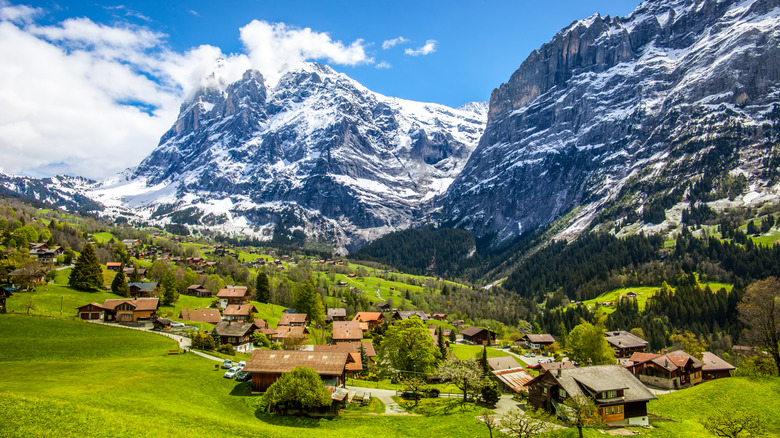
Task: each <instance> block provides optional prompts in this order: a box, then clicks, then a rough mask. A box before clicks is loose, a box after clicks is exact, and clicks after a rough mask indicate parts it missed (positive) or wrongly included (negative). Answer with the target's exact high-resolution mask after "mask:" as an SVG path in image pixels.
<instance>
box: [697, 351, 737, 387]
mask: <svg viewBox="0 0 780 438" xmlns="http://www.w3.org/2000/svg"><path fill="white" fill-rule="evenodd" d="M701 361H702V362H704V367H702V379H703V380H705V381H707V380H713V379H722V378H724V377H731V372H732V371H734V370H736V369H737V367H735V366H734V365H732V364H730V363H728V362H726V361H725V360H723V359H721V358H720V357H718V356H716V355H715V354H713V353H710V352H709V351H705V352H704V353H702V358H701Z"/></svg>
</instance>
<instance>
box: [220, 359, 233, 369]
mask: <svg viewBox="0 0 780 438" xmlns="http://www.w3.org/2000/svg"><path fill="white" fill-rule="evenodd" d="M229 368H233V361H232V360H230V359H225V361H224V362H222V369H223V370H226V369H229Z"/></svg>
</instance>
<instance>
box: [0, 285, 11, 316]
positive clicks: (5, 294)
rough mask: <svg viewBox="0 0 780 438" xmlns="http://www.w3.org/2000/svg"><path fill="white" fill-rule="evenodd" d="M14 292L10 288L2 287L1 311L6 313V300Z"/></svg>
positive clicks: (0, 292) (0, 297) (0, 289)
mask: <svg viewBox="0 0 780 438" xmlns="http://www.w3.org/2000/svg"><path fill="white" fill-rule="evenodd" d="M11 295H13V293H11V291H10V290H8V289H6V288H4V287H0V313H6V312H7V309H6V305H5V301H6V300H7V299H8V298H9V297H10V296H11Z"/></svg>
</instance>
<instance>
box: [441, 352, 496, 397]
mask: <svg viewBox="0 0 780 438" xmlns="http://www.w3.org/2000/svg"><path fill="white" fill-rule="evenodd" d="M439 376H441V377H442V378H444V379H448V380H450V381H451V382H452V384H453V385H455V386H457V387H458V389H460V390H461V391H463V403H465V402H466V400H467V399H468V395H469V394H472V395H473V394H475V393H476V392H477V391H479V390H480V389H482V386H484V384H485V381H484V379H483V378H482V376H483V374H482V367H481V366H480V365H479V362H477V361H476V360H474V359H467V360H463V361H462V360H459V359H458V358H456V357H450V358H448V359H447V360H446V361H444V363H443V364H442V365H441V367H439Z"/></svg>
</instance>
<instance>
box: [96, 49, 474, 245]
mask: <svg viewBox="0 0 780 438" xmlns="http://www.w3.org/2000/svg"><path fill="white" fill-rule="evenodd" d="M485 121H486V111H485V106H484V105H479V104H474V105H470V106H468V107H466V108H464V109H452V108H447V107H445V106H442V105H435V104H423V103H418V102H410V101H404V100H400V99H394V98H388V97H385V96H381V95H379V94H376V93H373V92H371V91H369V90H367V89H366V88H364V87H362V86H361V85H360V84H358V83H357V82H355V81H353V80H351V79H350V78H348V77H347V76H345V75H343V74H338V73H336V72H335V71H333V70H332V69H330V68H329V67H326V66H322V65H317V64H310V65H307V66H306V67H305V68H303V69H300V70H296V71H293V72H290V73H288V74H286V75H285V76H283V77H282V78H281V79H280V81H279V83H278V84H276V85H275V86H273V87H269V86H267V85H266V84H265V82H264V79H263V77H262V75H261V74H260V73H259V72H257V71H247V72H246V73H245V74H244V76H243V78H242V79H241V80H240V81H238V82H236V83H233V84H230V85H229V86H227V87H226V88H224V89H220V88H203V89H200V90H198V91H197V93H195V94H194V96H192V97H191V98H190V99H188V101H187V102H185V103H184V104H183V105H182V107H181V112H180V115H179V118H178V120H177V121H176V123H175V124H174V125H173V127H171V129H170V130H169V131H168V132H167V133H165V135H163V136H162V139H161V141H160V144H159V146H158V147H157V148H156V149H155V150H154V151H153V152H152V154H151V155H149V156H148V157H147V158H146V159H144V160H143V162H141V164H140V165H139V166H138V167H136V168H135V169H131V170H130V171H128V172H126V173H125V174H124V175H122V176H121V177H120V178H118V179H114V180H111V181H107V182H104V183H103V184H102V186H101V187H100V188H98V189H97V190H96V191H95V192H94V193H93V195H94V196H95V197H96V198H98V199H100V200H101V201H102V202H103V203H105V204H106V205H107V206H109V207H115V208H118V209H119V208H121V207H129V208H132V209H133V210H135V211H136V212H139V213H140V214H142V215H143V216H145V218H146V219H148V220H156V221H161V222H163V223H164V222H166V221H171V222H178V223H182V222H183V223H185V224H187V225H192V226H196V227H197V226H204V227H217V228H219V227H222V228H223V229H228V230H230V227H234V228H236V230H237V231H240V232H243V233H247V232H249V234H252V233H257V234H259V235H261V236H265V237H269V236H270V233H272V232H274V233H276V234H282V235H284V236H287V237H288V238H292V233H293V232H294V231H295V230H296V229H299V230H300V229H304V230H305V233H306V234H307V235H308V237H310V238H311V237H314V238H315V239H317V238H324V239H327V240H330V241H333V242H335V243H336V244H337V247H340V248H342V249H343V248H352V247H355V246H358V245H360V244H362V243H364V242H365V241H367V240H369V239H372V238H375V237H378V236H379V235H381V234H384V233H386V232H389V231H392V230H395V229H403V228H407V227H409V226H410V225H412V224H413V223H414V222H415V221H418V220H419V219H420V218H421V217H423V214H424V212H423V210H422V205H423V203H424V201H427V200H429V199H431V198H433V197H434V196H436V195H441V194H442V193H443V192H444V191H445V190H446V189H447V187H448V186H449V184H450V183H451V182H452V181H453V180H454V178H455V177H456V176H457V174H458V173H459V172H460V170H461V169H462V168H463V165H464V164H465V162H466V160H467V159H468V157H469V156H470V155H471V152H472V151H473V150H474V148H475V147H476V144H477V141H478V140H479V138H480V136H481V135H482V131H483V129H484V123H485ZM299 234H300V233H298V235H299ZM297 243H300V242H297Z"/></svg>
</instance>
